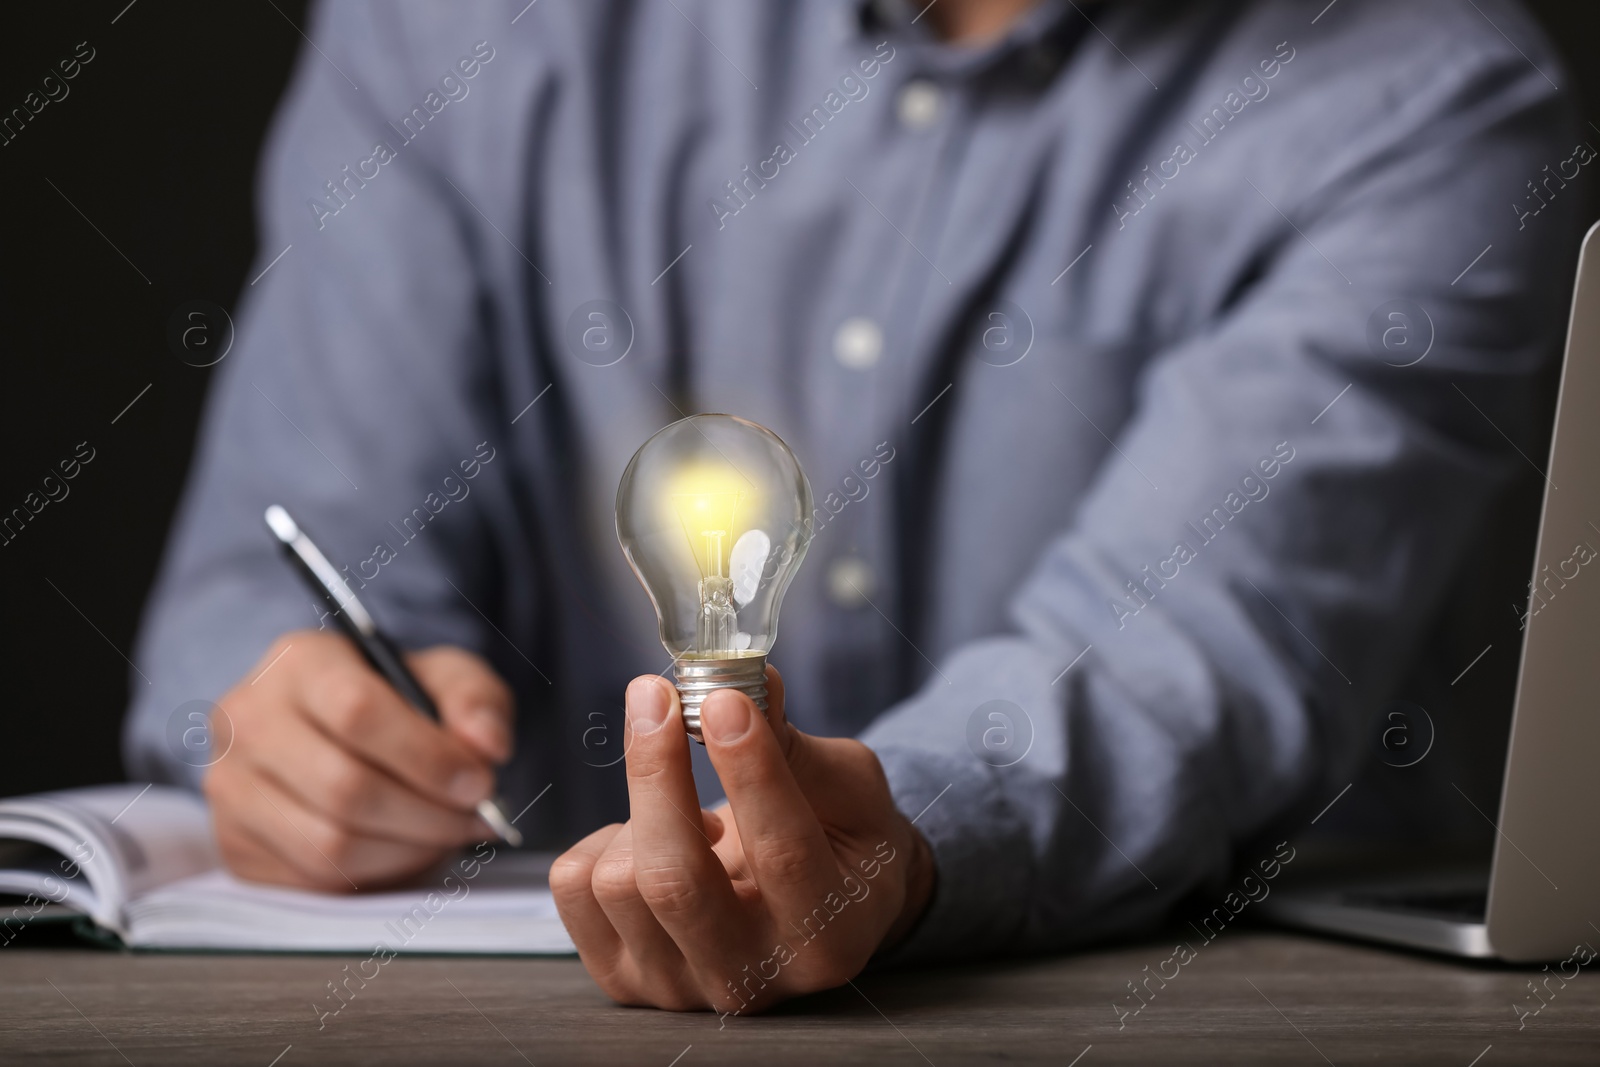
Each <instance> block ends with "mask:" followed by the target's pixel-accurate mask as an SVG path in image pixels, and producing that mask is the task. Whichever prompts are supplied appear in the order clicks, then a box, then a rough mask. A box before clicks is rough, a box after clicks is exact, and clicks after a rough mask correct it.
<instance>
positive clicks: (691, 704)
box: [672, 655, 767, 745]
mask: <svg viewBox="0 0 1600 1067" xmlns="http://www.w3.org/2000/svg"><path fill="white" fill-rule="evenodd" d="M672 673H673V675H674V677H675V679H676V681H677V686H678V697H679V699H680V700H681V701H682V703H683V728H684V729H685V730H687V731H688V732H689V736H690V737H692V738H694V739H695V740H696V741H698V742H700V743H701V744H702V745H703V744H705V739H704V738H703V737H701V736H700V705H701V704H703V703H704V702H705V699H706V697H708V696H710V695H711V694H712V693H715V692H716V691H717V690H718V689H737V690H739V692H741V693H743V694H744V695H745V696H747V697H749V698H750V699H751V700H752V701H754V702H755V705H756V707H757V708H759V709H760V710H762V711H763V712H764V711H766V710H767V657H766V656H765V655H759V656H738V657H734V658H730V659H694V660H679V661H678V662H677V664H676V665H675V666H674V667H673V668H672Z"/></svg>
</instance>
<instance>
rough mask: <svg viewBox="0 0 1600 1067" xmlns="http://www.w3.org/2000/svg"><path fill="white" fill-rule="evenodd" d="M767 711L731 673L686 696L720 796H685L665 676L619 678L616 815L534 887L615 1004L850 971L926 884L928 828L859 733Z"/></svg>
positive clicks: (688, 1000) (776, 702)
mask: <svg viewBox="0 0 1600 1067" xmlns="http://www.w3.org/2000/svg"><path fill="white" fill-rule="evenodd" d="M765 681H766V690H767V705H768V707H767V711H766V713H765V715H763V713H762V712H761V711H760V710H758V709H757V708H756V706H755V703H754V702H753V701H752V700H751V699H750V698H749V697H748V696H747V695H746V694H744V693H743V692H740V691H738V690H736V689H729V690H726V691H723V692H714V693H712V694H710V695H709V696H707V697H706V698H705V700H704V703H703V705H702V713H703V725H704V738H705V746H706V751H707V753H708V754H709V755H710V757H711V762H712V764H713V766H715V767H716V770H717V775H718V777H719V778H720V779H721V780H722V784H723V787H724V788H725V790H726V791H727V795H728V803H727V805H726V806H724V807H722V808H719V809H717V810H715V811H703V810H699V808H700V802H699V798H698V796H697V794H696V792H695V785H694V774H693V772H692V770H691V769H690V763H689V747H690V744H689V738H688V736H687V735H686V732H685V730H684V728H683V712H682V703H681V701H680V700H679V698H678V694H677V692H676V690H675V689H674V688H673V686H671V685H670V684H668V683H667V682H666V681H664V680H663V679H661V678H659V677H656V676H654V675H645V676H643V677H640V678H636V679H634V681H633V683H632V684H631V685H629V686H628V694H627V708H628V717H627V724H628V726H627V737H626V752H627V769H628V796H629V803H630V806H631V815H632V817H631V818H630V819H629V821H628V822H626V823H624V824H620V825H617V824H613V825H611V826H607V827H604V828H603V829H601V830H598V831H596V832H595V833H593V834H590V835H589V836H588V837H586V838H584V839H583V840H582V841H580V842H578V843H577V844H576V845H574V846H573V847H572V848H571V849H570V850H569V851H568V852H566V853H565V854H564V855H562V856H561V857H560V858H559V859H557V860H556V862H555V865H554V866H553V867H552V868H551V871H550V888H551V889H552V891H553V892H554V894H555V900H556V906H557V907H558V908H559V910H560V912H561V918H562V920H563V921H564V922H565V923H566V925H567V930H568V931H569V932H570V933H571V934H572V940H573V943H574V944H575V945H576V946H577V949H578V955H579V956H580V957H581V958H582V960H583V964H584V966H585V967H586V968H587V969H588V971H589V973H590V975H592V976H593V977H594V980H595V981H596V982H597V983H598V984H599V986H600V988H601V989H602V990H604V991H605V993H606V994H607V995H608V996H610V997H611V998H612V999H613V1000H616V1001H618V1002H619V1003H622V1004H633V1005H645V1006H651V1007H657V1008H666V1009H668V1010H672V1011H697V1010H708V1009H709V1010H714V1011H719V1012H722V1013H724V1014H741V1015H747V1014H751V1013H754V1012H759V1011H762V1010H764V1009H766V1008H768V1007H771V1006H772V1005H773V1004H776V1003H778V1002H779V1001H781V1000H784V999H787V998H789V997H793V996H798V995H800V994H803V993H810V992H814V991H817V990H821V989H829V988H832V987H834V986H837V985H842V984H843V983H844V982H845V981H847V980H848V979H850V978H853V977H855V975H857V974H858V973H860V971H861V969H862V968H863V967H865V966H866V963H867V961H868V960H869V959H870V958H871V957H872V955H873V953H875V952H876V951H878V950H879V949H880V948H884V947H888V946H891V945H893V944H895V943H897V942H898V941H899V940H900V939H902V938H903V937H904V936H905V935H906V934H907V933H909V932H910V930H911V928H912V927H913V926H914V925H915V923H916V921H917V919H918V918H919V917H920V916H921V915H922V913H923V912H924V911H925V910H926V908H927V906H928V901H929V900H930V899H931V897H932V893H933V886H934V878H935V872H934V866H933V858H932V853H931V851H930V850H929V848H928V845H927V842H926V841H924V840H923V838H922V835H921V834H920V833H919V832H918V831H917V829H916V827H914V826H912V825H911V820H910V819H908V818H907V817H906V816H905V815H904V814H903V813H901V812H900V811H899V809H898V808H896V807H895V804H894V798H893V797H892V796H891V795H890V793H889V786H888V783H887V781H886V779H885V778H884V774H883V768H882V766H881V764H880V763H879V762H878V758H877V756H876V755H875V754H874V753H873V752H872V750H871V749H869V748H867V747H866V746H865V745H863V744H861V743H860V742H859V741H854V740H849V739H845V738H822V737H812V736H810V735H808V734H804V733H801V732H800V731H799V730H797V729H795V728H794V727H793V726H792V725H790V724H789V722H788V720H787V719H786V718H785V717H784V711H783V683H782V680H781V679H780V678H779V676H778V673H777V671H776V670H773V669H772V668H768V669H767V675H766V679H765Z"/></svg>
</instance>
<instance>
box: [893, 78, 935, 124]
mask: <svg viewBox="0 0 1600 1067" xmlns="http://www.w3.org/2000/svg"><path fill="white" fill-rule="evenodd" d="M941 102H942V95H941V94H940V92H939V87H938V86H936V85H934V84H933V83H932V82H930V81H923V80H920V79H919V80H917V81H910V82H907V83H906V84H905V87H904V88H902V89H901V90H900V98H899V100H897V101H896V103H895V111H896V112H897V113H898V114H899V116H900V121H901V122H902V123H904V124H905V126H906V127H907V128H908V129H912V130H923V129H927V128H928V127H929V126H932V125H933V123H934V120H935V119H937V118H938V117H939V107H940V104H941Z"/></svg>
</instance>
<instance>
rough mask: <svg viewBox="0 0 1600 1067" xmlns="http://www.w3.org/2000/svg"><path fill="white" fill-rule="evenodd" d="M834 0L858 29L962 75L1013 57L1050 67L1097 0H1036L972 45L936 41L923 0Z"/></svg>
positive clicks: (1036, 67) (932, 67) (935, 69)
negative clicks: (997, 33) (1004, 27)
mask: <svg viewBox="0 0 1600 1067" xmlns="http://www.w3.org/2000/svg"><path fill="white" fill-rule="evenodd" d="M840 2H841V3H842V5H843V6H844V7H845V8H846V11H847V13H848V16H849V17H850V19H851V20H852V24H853V26H854V27H855V29H856V31H857V32H858V33H860V34H862V35H865V36H878V37H882V36H888V37H889V38H890V39H891V40H894V41H896V43H900V42H901V41H903V42H905V43H906V44H907V45H908V46H910V47H912V48H914V49H915V50H916V51H917V52H918V53H919V58H920V60H921V63H922V65H923V66H924V68H925V69H926V70H927V71H928V72H929V73H938V74H944V75H947V76H950V77H963V76H972V75H976V74H979V73H982V72H985V71H988V70H990V69H992V68H994V67H995V66H997V65H1000V64H1002V63H1011V62H1015V61H1016V60H1017V59H1019V58H1020V59H1022V60H1023V61H1024V62H1025V63H1026V64H1027V65H1028V68H1029V69H1030V70H1031V71H1033V72H1035V73H1040V72H1044V73H1054V68H1055V67H1057V66H1059V64H1060V62H1061V60H1062V59H1064V58H1065V54H1066V52H1067V50H1068V48H1069V47H1070V42H1071V41H1073V40H1075V39H1076V38H1077V37H1078V36H1079V34H1080V31H1081V30H1082V29H1084V28H1086V27H1087V25H1088V23H1087V21H1086V19H1087V18H1092V17H1093V16H1094V15H1095V14H1098V9H1099V8H1100V7H1101V6H1102V3H1103V0H1037V2H1036V3H1035V4H1034V5H1033V7H1031V8H1029V9H1028V10H1027V11H1026V12H1024V13H1023V14H1022V16H1021V17H1020V18H1018V19H1017V21H1016V22H1015V23H1013V24H1012V25H1011V26H1010V27H1009V28H1008V29H1007V30H1006V31H1005V32H1004V33H1003V34H1001V35H1000V36H999V37H996V38H994V39H992V40H989V41H985V42H983V43H982V44H977V45H971V44H949V43H946V42H944V41H941V40H940V39H939V38H938V37H937V36H936V35H935V34H934V32H933V28H932V26H931V25H929V23H928V21H927V19H926V18H925V17H924V16H925V15H926V14H927V13H928V9H929V8H930V7H931V6H932V5H931V4H929V2H928V0H840ZM934 2H935V3H937V2H938V0H934Z"/></svg>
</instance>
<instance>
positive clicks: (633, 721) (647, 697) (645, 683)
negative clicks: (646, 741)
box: [627, 674, 672, 736]
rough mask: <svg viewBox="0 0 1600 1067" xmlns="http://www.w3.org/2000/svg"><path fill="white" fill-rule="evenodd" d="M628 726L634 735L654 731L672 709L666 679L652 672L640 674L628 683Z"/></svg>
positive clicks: (664, 720)
mask: <svg viewBox="0 0 1600 1067" xmlns="http://www.w3.org/2000/svg"><path fill="white" fill-rule="evenodd" d="M627 708H628V726H629V727H630V728H631V729H632V730H633V732H634V734H635V735H639V736H645V735H649V734H653V733H655V732H656V731H657V730H658V729H660V728H661V724H662V723H664V722H666V721H667V717H668V715H669V714H670V713H671V711H672V699H671V696H669V687H668V685H667V683H666V681H665V680H664V679H662V678H660V677H659V676H657V675H654V674H641V675H640V676H639V677H637V678H635V679H634V680H633V681H631V682H629V683H628V693H627Z"/></svg>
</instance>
